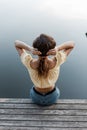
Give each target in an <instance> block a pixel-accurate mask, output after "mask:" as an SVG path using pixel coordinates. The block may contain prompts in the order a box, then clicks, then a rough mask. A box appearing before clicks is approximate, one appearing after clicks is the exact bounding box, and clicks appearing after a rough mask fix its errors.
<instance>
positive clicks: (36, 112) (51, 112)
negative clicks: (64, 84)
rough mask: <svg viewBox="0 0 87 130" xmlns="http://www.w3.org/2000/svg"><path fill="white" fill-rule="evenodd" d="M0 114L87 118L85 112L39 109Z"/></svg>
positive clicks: (6, 111)
mask: <svg viewBox="0 0 87 130" xmlns="http://www.w3.org/2000/svg"><path fill="white" fill-rule="evenodd" d="M0 114H4V115H5V114H10V115H14V114H15V115H17V114H20V115H31V114H32V115H57V116H59V115H61V116H64V115H68V116H70V115H71V116H72V115H75V116H78V115H80V116H87V110H41V109H36V110H35V109H21V110H20V109H0Z"/></svg>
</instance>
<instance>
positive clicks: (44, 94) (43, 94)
mask: <svg viewBox="0 0 87 130" xmlns="http://www.w3.org/2000/svg"><path fill="white" fill-rule="evenodd" d="M33 90H34V91H35V92H36V93H37V94H39V95H42V96H46V95H49V94H51V93H52V92H54V91H55V90H56V88H55V87H54V89H53V90H52V91H50V92H47V93H40V92H38V91H37V90H36V89H35V88H34V87H33Z"/></svg>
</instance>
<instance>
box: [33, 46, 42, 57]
mask: <svg viewBox="0 0 87 130" xmlns="http://www.w3.org/2000/svg"><path fill="white" fill-rule="evenodd" d="M31 53H32V54H33V55H41V54H42V53H41V52H40V51H38V49H37V48H33V47H31Z"/></svg>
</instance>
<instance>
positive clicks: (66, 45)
mask: <svg viewBox="0 0 87 130" xmlns="http://www.w3.org/2000/svg"><path fill="white" fill-rule="evenodd" d="M74 46H75V43H74V41H67V42H64V43H62V44H61V45H59V46H58V47H57V50H58V51H60V50H63V51H64V52H65V53H66V55H69V53H70V52H71V51H72V49H73V48H74Z"/></svg>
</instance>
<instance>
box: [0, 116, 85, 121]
mask: <svg viewBox="0 0 87 130" xmlns="http://www.w3.org/2000/svg"><path fill="white" fill-rule="evenodd" d="M10 120H11V121H16V120H18V121H68V122H69V121H73V122H74V121H75V122H76V121H78V122H81V121H82V122H83V121H84V122H87V116H56V115H49V116H48V115H0V121H10Z"/></svg>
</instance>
